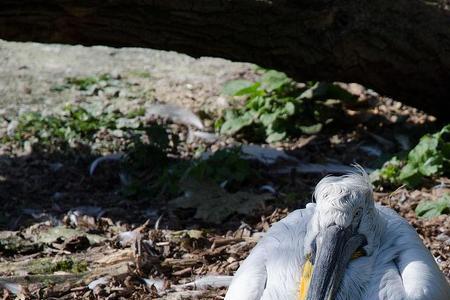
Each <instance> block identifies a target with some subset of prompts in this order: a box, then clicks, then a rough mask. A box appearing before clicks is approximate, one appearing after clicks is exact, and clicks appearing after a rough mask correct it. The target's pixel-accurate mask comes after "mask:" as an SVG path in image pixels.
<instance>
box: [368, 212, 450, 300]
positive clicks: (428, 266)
mask: <svg viewBox="0 0 450 300" xmlns="http://www.w3.org/2000/svg"><path fill="white" fill-rule="evenodd" d="M378 209H379V211H380V212H381V213H382V215H383V216H384V218H385V220H387V227H386V231H385V233H384V234H383V238H382V241H381V243H382V244H381V248H380V253H379V255H378V258H377V260H376V264H375V270H374V271H375V272H374V273H375V274H379V276H378V278H376V279H375V280H374V281H373V282H372V283H373V284H372V285H371V288H372V291H369V295H371V296H370V297H368V298H367V299H408V300H409V299H414V300H426V299H433V300H448V299H450V287H449V284H448V283H447V280H446V279H445V277H444V275H443V274H442V272H441V271H440V270H439V267H438V265H437V264H436V262H435V260H434V258H433V256H432V255H431V253H430V251H428V249H427V248H426V247H425V246H424V244H423V242H422V241H421V239H420V237H419V236H418V234H417V233H416V231H415V230H414V228H413V227H412V226H411V225H409V224H408V222H407V221H406V220H405V219H403V218H401V217H400V216H399V215H398V214H397V213H395V212H394V211H393V210H391V209H389V208H386V207H381V206H378ZM394 295H396V297H394Z"/></svg>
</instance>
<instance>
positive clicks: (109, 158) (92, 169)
mask: <svg viewBox="0 0 450 300" xmlns="http://www.w3.org/2000/svg"><path fill="white" fill-rule="evenodd" d="M123 156H124V154H123V153H116V154H109V155H105V156H102V157H99V158H97V159H96V160H94V161H93V162H92V163H91V165H90V166H89V175H91V176H93V175H94V172H95V170H96V169H97V167H98V166H99V165H100V164H101V163H103V162H105V161H118V160H121V159H122V158H123Z"/></svg>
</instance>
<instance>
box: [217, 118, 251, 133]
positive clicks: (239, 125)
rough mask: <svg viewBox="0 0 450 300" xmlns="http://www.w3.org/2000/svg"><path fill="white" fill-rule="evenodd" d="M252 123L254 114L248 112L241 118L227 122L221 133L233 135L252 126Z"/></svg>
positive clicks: (223, 125)
mask: <svg viewBox="0 0 450 300" xmlns="http://www.w3.org/2000/svg"><path fill="white" fill-rule="evenodd" d="M252 123H253V116H252V113H250V112H247V113H245V114H243V115H241V116H237V117H235V118H232V119H228V120H225V122H224V123H223V124H222V127H221V129H220V133H221V134H228V135H233V134H235V133H237V132H239V131H240V130H241V129H243V128H244V127H246V126H249V125H251V124H252Z"/></svg>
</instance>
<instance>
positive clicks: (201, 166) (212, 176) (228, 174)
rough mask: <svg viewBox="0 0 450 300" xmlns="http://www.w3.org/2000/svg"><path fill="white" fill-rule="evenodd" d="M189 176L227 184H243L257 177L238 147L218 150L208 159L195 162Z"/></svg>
mask: <svg viewBox="0 0 450 300" xmlns="http://www.w3.org/2000/svg"><path fill="white" fill-rule="evenodd" d="M188 174H189V175H192V176H193V177H194V178H196V179H197V180H206V179H208V180H212V181H214V182H216V183H223V182H225V181H226V182H227V184H234V183H237V184H241V183H243V182H244V181H246V180H248V179H249V178H251V177H253V176H255V175H256V173H255V171H254V170H253V169H252V168H251V166H250V162H249V161H248V160H245V159H243V158H242V153H241V149H240V148H238V147H237V148H225V149H221V150H218V151H216V152H215V153H214V154H212V155H211V156H210V157H208V158H207V159H205V160H198V161H196V162H194V163H193V166H192V167H191V168H190V170H189V171H188Z"/></svg>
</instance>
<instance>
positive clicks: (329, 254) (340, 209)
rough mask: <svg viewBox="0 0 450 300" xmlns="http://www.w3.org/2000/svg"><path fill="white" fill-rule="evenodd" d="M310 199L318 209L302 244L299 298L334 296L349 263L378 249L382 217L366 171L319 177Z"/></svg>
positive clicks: (328, 298)
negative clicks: (302, 262) (301, 272)
mask: <svg viewBox="0 0 450 300" xmlns="http://www.w3.org/2000/svg"><path fill="white" fill-rule="evenodd" d="M314 198H315V201H316V210H315V212H314V215H313V216H312V219H311V222H310V223H309V226H308V231H307V233H306V236H305V243H304V253H305V261H306V263H305V265H304V270H303V274H302V279H301V287H300V289H301V297H300V298H301V300H304V299H307V300H313V299H314V300H319V299H320V300H322V299H324V300H325V299H326V300H330V299H336V298H337V297H336V296H337V294H338V291H339V287H340V284H341V281H342V279H343V277H344V274H345V269H346V267H347V265H348V264H349V263H350V261H351V260H352V259H354V258H356V257H360V256H370V255H372V253H373V252H374V250H375V249H377V248H378V246H379V242H380V235H381V232H382V230H383V220H382V218H381V217H380V216H379V215H378V211H377V209H376V208H375V204H374V200H373V194H372V187H371V185H370V182H369V180H368V175H367V174H366V173H365V172H364V171H361V172H360V173H354V174H349V175H345V176H340V177H335V176H328V177H325V178H323V179H322V180H321V181H320V182H319V183H318V185H317V186H316V189H315V192H314ZM305 269H306V270H305Z"/></svg>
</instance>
